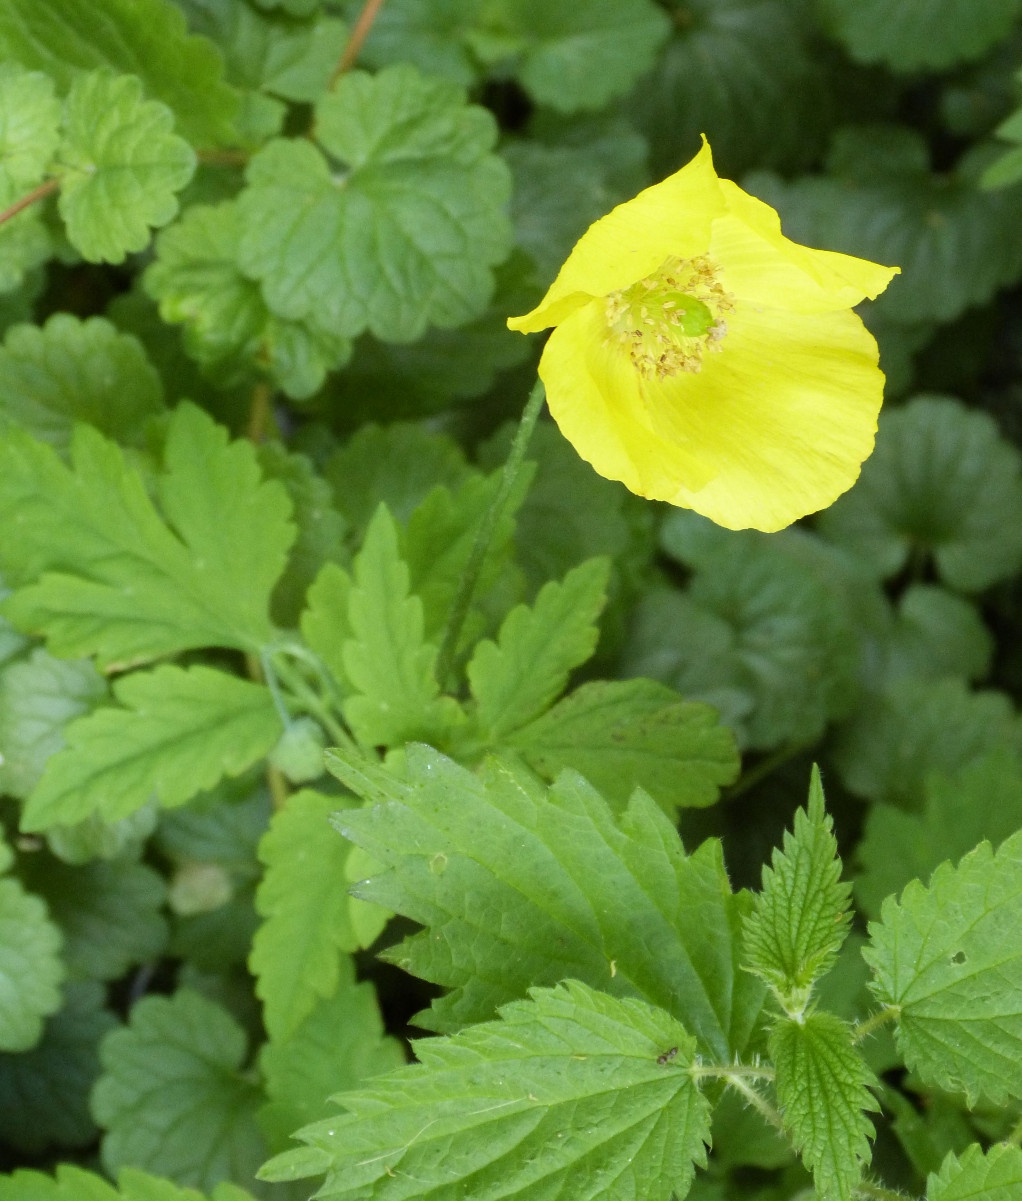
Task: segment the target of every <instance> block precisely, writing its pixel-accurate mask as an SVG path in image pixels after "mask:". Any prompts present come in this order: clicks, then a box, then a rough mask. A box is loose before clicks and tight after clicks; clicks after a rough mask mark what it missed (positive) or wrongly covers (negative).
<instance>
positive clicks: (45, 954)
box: [0, 865, 64, 1051]
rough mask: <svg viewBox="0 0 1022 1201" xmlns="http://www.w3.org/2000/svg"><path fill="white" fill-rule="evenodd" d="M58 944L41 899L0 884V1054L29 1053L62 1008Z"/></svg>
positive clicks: (14, 886)
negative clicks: (47, 1022) (46, 1020)
mask: <svg viewBox="0 0 1022 1201" xmlns="http://www.w3.org/2000/svg"><path fill="white" fill-rule="evenodd" d="M5 866H6V865H5ZM61 945H62V939H61V937H60V931H59V930H58V928H57V927H56V925H55V924H54V923H53V922H52V921H51V920H50V918H49V916H48V915H47V912H46V906H45V904H44V903H43V902H42V900H41V899H40V898H39V897H36V896H33V895H32V894H31V893H28V892H26V891H25V889H24V888H22V886H21V884H20V883H19V881H17V880H12V879H10V878H9V877H8V878H4V879H0V1051H28V1050H30V1049H31V1048H32V1047H34V1046H35V1045H36V1043H38V1042H39V1038H40V1036H41V1034H42V1031H43V1019H44V1018H46V1017H48V1016H49V1015H50V1014H51V1013H56V1011H57V1010H58V1009H59V1008H60V1006H61V1002H62V998H61V995H60V984H61V982H62V981H63V979H64V965H63V963H62V961H61V958H60V949H61Z"/></svg>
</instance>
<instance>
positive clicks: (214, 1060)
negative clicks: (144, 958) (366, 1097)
mask: <svg viewBox="0 0 1022 1201" xmlns="http://www.w3.org/2000/svg"><path fill="white" fill-rule="evenodd" d="M245 1054H246V1046H245V1034H244V1032H243V1031H242V1029H241V1027H240V1026H239V1025H238V1024H237V1023H236V1022H235V1021H234V1019H233V1018H232V1017H231V1016H230V1015H229V1014H228V1013H226V1012H225V1011H224V1010H223V1009H221V1008H220V1007H219V1006H217V1005H214V1004H213V1003H212V1002H210V1001H206V1000H204V999H203V998H202V997H200V996H199V995H198V994H197V993H193V992H188V991H187V990H185V989H181V990H179V991H178V992H177V993H175V994H174V996H173V997H144V998H143V999H142V1000H141V1001H139V1002H138V1003H137V1004H136V1005H135V1006H134V1007H133V1008H132V1010H131V1016H130V1019H129V1022H128V1025H127V1026H126V1027H125V1028H124V1029H121V1030H115V1031H114V1032H113V1033H112V1034H110V1035H108V1036H107V1037H106V1038H105V1039H104V1040H103V1043H102V1045H101V1047H100V1060H101V1062H102V1064H103V1075H102V1076H101V1077H100V1079H99V1081H98V1083H97V1084H96V1088H95V1090H94V1092H93V1094H92V1112H93V1116H94V1117H95V1119H96V1121H97V1122H98V1123H99V1124H100V1126H102V1127H103V1128H104V1129H105V1130H106V1134H105V1135H104V1138H103V1148H102V1155H103V1164H104V1166H105V1167H106V1169H107V1170H108V1171H109V1172H116V1171H117V1169H118V1168H120V1167H122V1166H124V1165H131V1166H133V1167H142V1168H145V1169H146V1170H147V1171H151V1172H153V1173H155V1174H157V1175H161V1176H168V1177H169V1178H170V1179H171V1180H172V1181H175V1182H176V1183H178V1184H184V1185H194V1186H196V1187H198V1188H203V1189H209V1188H212V1187H213V1186H214V1185H215V1184H216V1183H217V1182H218V1181H220V1180H223V1179H225V1178H227V1179H231V1180H236V1181H237V1180H249V1179H251V1177H252V1175H253V1173H254V1172H255V1170H256V1168H257V1167H258V1165H259V1164H260V1163H261V1162H262V1159H263V1158H265V1153H264V1147H263V1142H262V1138H261V1136H260V1134H259V1130H258V1127H257V1126H256V1122H255V1112H256V1110H257V1108H258V1106H259V1103H260V1095H259V1089H258V1088H257V1087H256V1085H254V1084H253V1083H252V1082H251V1081H250V1080H248V1079H246V1077H245V1076H244V1074H243V1073H242V1071H241V1068H242V1064H243V1063H244V1060H245Z"/></svg>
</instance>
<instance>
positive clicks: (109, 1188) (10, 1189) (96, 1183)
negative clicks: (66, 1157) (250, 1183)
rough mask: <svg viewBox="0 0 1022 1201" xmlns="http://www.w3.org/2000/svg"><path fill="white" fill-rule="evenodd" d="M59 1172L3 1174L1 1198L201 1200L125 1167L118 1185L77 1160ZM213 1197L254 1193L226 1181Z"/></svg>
mask: <svg viewBox="0 0 1022 1201" xmlns="http://www.w3.org/2000/svg"><path fill="white" fill-rule="evenodd" d="M55 1171H56V1176H55V1177H53V1176H44V1175H43V1173H42V1172H34V1171H29V1170H27V1169H24V1168H22V1169H19V1170H18V1171H17V1172H14V1173H13V1174H12V1175H10V1176H0V1201H202V1198H201V1197H200V1196H199V1194H198V1193H197V1192H195V1190H194V1189H182V1188H178V1187H177V1185H175V1184H172V1183H171V1182H170V1181H169V1180H165V1179H163V1178H162V1177H159V1176H150V1175H149V1173H148V1172H140V1171H138V1169H137V1168H125V1169H124V1170H123V1171H122V1172H121V1173H120V1175H119V1177H118V1181H117V1187H116V1188H115V1187H114V1186H113V1185H112V1184H111V1183H110V1182H109V1181H108V1180H107V1179H106V1178H105V1177H103V1176H98V1175H95V1174H94V1173H92V1172H86V1171H85V1170H84V1169H82V1168H78V1167H75V1166H74V1164H69V1163H59V1164H57V1166H56V1169H55ZM210 1198H211V1201H252V1194H251V1193H247V1192H245V1190H244V1189H240V1188H238V1186H237V1185H235V1184H229V1183H227V1182H226V1181H225V1182H223V1183H222V1184H218V1185H217V1186H216V1188H214V1189H213V1191H212V1193H210Z"/></svg>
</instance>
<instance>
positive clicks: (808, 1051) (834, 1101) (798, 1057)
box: [769, 1010, 878, 1201]
mask: <svg viewBox="0 0 1022 1201" xmlns="http://www.w3.org/2000/svg"><path fill="white" fill-rule="evenodd" d="M769 1046H770V1054H771V1056H772V1057H773V1060H774V1069H775V1072H776V1078H775V1087H776V1089H777V1100H778V1102H779V1103H780V1106H781V1114H782V1116H783V1118H784V1125H785V1129H786V1130H787V1131H788V1133H789V1134H790V1135H791V1139H792V1142H793V1143H794V1144H795V1149H796V1150H797V1151H798V1153H799V1154H800V1155H801V1157H802V1162H803V1163H804V1164H805V1165H806V1167H807V1168H809V1169H810V1170H811V1171H812V1173H813V1183H814V1184H815V1186H816V1193H817V1196H818V1197H819V1198H820V1199H821V1201H851V1198H852V1196H853V1189H854V1188H855V1185H857V1184H858V1183H859V1180H860V1178H861V1176H862V1169H863V1165H864V1164H867V1163H869V1160H870V1146H869V1141H868V1140H869V1139H871V1138H872V1137H873V1123H872V1122H871V1121H870V1120H869V1118H867V1117H866V1114H865V1112H864V1111H865V1110H870V1109H872V1110H875V1109H877V1108H878V1106H877V1104H876V1102H875V1101H874V1099H873V1096H872V1094H871V1093H870V1091H869V1088H868V1087H867V1086H868V1085H874V1084H876V1083H877V1081H876V1078H875V1077H874V1075H873V1073H872V1072H871V1071H870V1070H869V1068H868V1067H867V1066H866V1063H865V1061H864V1060H863V1058H862V1056H861V1055H860V1054H859V1052H858V1051H856V1049H855V1047H854V1046H853V1045H852V1032H851V1029H850V1027H849V1026H848V1025H846V1023H844V1022H843V1021H841V1019H840V1018H837V1017H835V1016H834V1015H833V1014H832V1013H825V1012H823V1011H822V1010H820V1011H817V1012H816V1013H810V1014H808V1015H807V1016H806V1017H805V1019H804V1020H802V1021H792V1020H790V1019H782V1020H781V1021H780V1022H778V1023H777V1025H776V1026H775V1027H774V1029H773V1031H772V1032H771V1034H770V1043H769Z"/></svg>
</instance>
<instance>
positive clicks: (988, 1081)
mask: <svg viewBox="0 0 1022 1201" xmlns="http://www.w3.org/2000/svg"><path fill="white" fill-rule="evenodd" d="M869 932H870V940H871V942H870V946H869V947H867V948H866V949H865V950H864V951H863V955H864V956H865V958H866V961H867V963H869V965H870V967H871V968H872V969H873V973H874V979H873V982H872V983H871V985H870V987H871V988H872V990H873V992H874V993H875V994H876V996H877V998H878V999H879V1000H880V1002H881V1003H882V1004H884V1005H893V1006H896V1007H897V1011H898V1026H897V1041H898V1048H899V1050H900V1051H901V1052H902V1054H903V1055H904V1057H905V1064H906V1066H907V1067H908V1068H909V1069H910V1070H912V1071H913V1072H915V1073H916V1074H917V1075H918V1076H919V1078H920V1079H921V1080H922V1081H923V1082H924V1083H926V1084H931V1085H936V1086H938V1087H939V1088H943V1089H945V1090H947V1091H949V1092H964V1093H965V1095H966V1098H967V1100H968V1102H969V1104H970V1105H971V1104H973V1103H974V1102H975V1101H976V1099H977V1097H980V1096H982V1097H987V1098H989V1099H990V1100H991V1101H993V1102H994V1103H995V1104H1003V1102H1004V1100H1005V1098H1007V1097H1014V1098H1018V1097H1020V1096H1022V1081H1020V1079H1019V1074H1018V1062H1019V1056H1020V1054H1022V933H1020V932H1022V833H1019V834H1015V835H1013V836H1012V837H1011V838H1009V839H1007V841H1005V842H1004V843H1003V844H1002V846H1001V848H1000V850H998V851H997V852H996V854H995V853H994V851H993V850H992V849H991V847H990V844H989V843H986V842H984V843H981V844H980V845H979V846H978V847H977V848H976V849H975V850H974V851H973V852H972V853H971V854H969V855H966V857H965V858H964V859H963V860H962V861H961V863H960V864H959V865H958V866H957V867H952V866H951V864H949V863H945V864H942V865H941V866H940V867H939V868H937V870H936V871H935V872H934V874H933V878H932V879H931V881H930V885H929V887H928V888H924V887H923V885H922V884H921V883H920V882H919V881H918V880H913V881H912V883H911V884H909V886H908V887H907V888H906V889H905V891H904V892H903V893H902V895H901V899H900V901H896V900H895V899H894V898H893V897H888V899H887V900H886V901H885V902H884V905H883V908H882V909H881V911H880V921H879V922H873V923H871V924H870V927H869Z"/></svg>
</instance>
